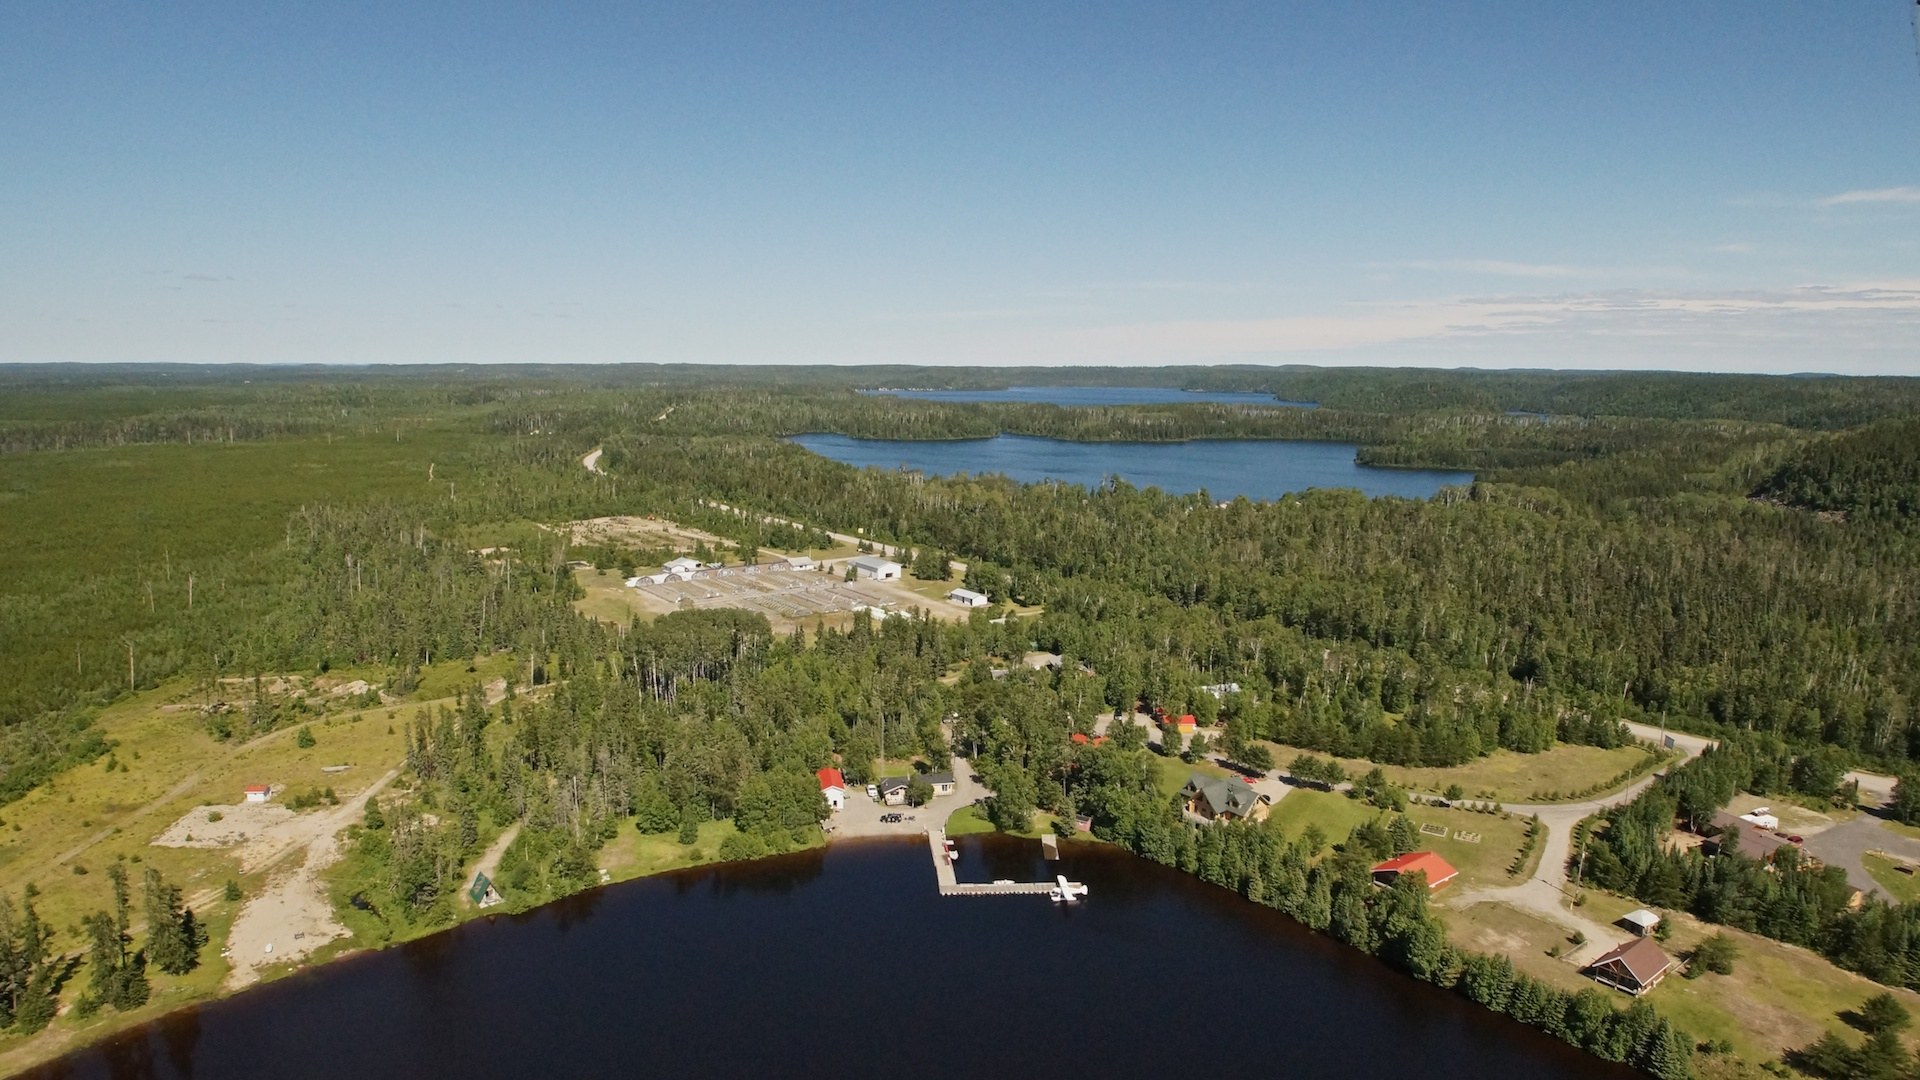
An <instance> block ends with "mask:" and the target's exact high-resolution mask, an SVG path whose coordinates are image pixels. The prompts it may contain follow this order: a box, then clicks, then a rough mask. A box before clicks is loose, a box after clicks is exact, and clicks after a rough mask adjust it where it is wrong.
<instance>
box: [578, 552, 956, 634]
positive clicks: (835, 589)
mask: <svg viewBox="0 0 1920 1080" xmlns="http://www.w3.org/2000/svg"><path fill="white" fill-rule="evenodd" d="M574 579H575V580H576V581H578V582H580V584H581V586H582V587H583V588H585V589H586V591H587V597H586V599H584V600H582V601H580V602H579V604H578V605H577V606H578V607H579V608H580V610H581V611H582V612H584V613H586V614H589V615H593V616H595V617H598V618H605V619H611V620H613V621H620V622H624V621H625V619H626V618H630V617H632V616H633V615H643V616H647V617H657V616H660V615H666V614H669V613H671V612H675V611H685V610H689V609H703V610H706V609H715V608H733V609H736V610H741V611H755V612H759V613H760V614H762V615H765V616H766V617H767V621H768V622H770V623H772V624H773V626H774V628H775V629H776V630H785V629H791V628H792V627H794V626H796V625H812V624H813V623H815V622H817V621H821V620H825V621H826V622H828V623H829V624H830V625H840V624H843V623H845V622H846V621H850V620H851V618H852V616H853V613H854V612H855V611H857V610H859V609H862V608H869V609H879V610H881V611H885V612H888V613H896V612H897V613H901V614H906V613H909V612H911V611H912V610H913V609H915V608H921V609H924V610H925V611H927V612H928V613H929V614H931V615H933V616H934V617H935V618H939V619H946V620H949V621H957V620H959V619H963V618H965V617H966V615H967V611H968V609H966V608H963V607H960V606H959V605H957V604H952V603H948V602H947V601H946V600H945V599H944V593H945V591H946V590H947V589H950V588H952V586H950V585H940V586H939V588H940V592H941V598H937V599H936V598H934V597H930V596H928V595H927V594H926V593H925V592H922V591H916V590H915V589H913V588H912V587H910V586H908V585H906V584H903V583H900V582H892V581H869V580H865V579H862V580H860V581H847V580H844V579H843V578H842V577H841V575H840V574H839V573H837V572H825V571H820V570H788V569H785V568H782V567H775V566H728V567H722V568H720V569H716V570H706V571H701V573H700V575H699V576H698V577H695V578H694V579H692V580H691V581H667V582H662V583H660V584H653V583H650V582H646V583H642V584H640V585H638V586H630V585H627V584H626V583H625V582H624V581H622V580H621V579H620V578H619V577H618V576H616V575H614V574H612V573H602V572H601V571H598V570H585V569H582V570H575V571H574ZM936 584H937V583H936Z"/></svg>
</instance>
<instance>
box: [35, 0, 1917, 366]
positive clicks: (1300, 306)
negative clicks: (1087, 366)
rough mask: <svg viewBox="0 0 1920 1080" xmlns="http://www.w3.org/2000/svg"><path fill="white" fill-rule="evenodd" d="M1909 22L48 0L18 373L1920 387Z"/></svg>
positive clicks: (1514, 6)
mask: <svg viewBox="0 0 1920 1080" xmlns="http://www.w3.org/2000/svg"><path fill="white" fill-rule="evenodd" d="M1911 7H1912V0H1846V2H1844V3H1792V4H1787V3H1782V4H1764V5H1754V4H1738V5H1736V4H1674V3H1671V2H1663V3H1632V2H1615V3H1607V4H1561V3H1539V2H1537V0H1527V2H1496V0H1484V2H1480V3H1419V4H1415V3H1395V2H1378V0H1376V2H1371V3H1352V4H1334V3H1328V4H1316V5H1307V4H1288V3H1278V4H1276V3H1271V2H1266V3H1248V4H1215V5H1198V4H1133V3H1123V2H1109V3H1100V4H1093V3H1088V4H1033V3H1020V4H1012V3H1010V4H917V3H916V4H880V3H874V4H825V3H812V4H771V3H770V4H763V5H749V4H740V5H733V4H721V3H712V4H707V3H700V4H687V3H675V4H652V5H650V4H632V3H622V4H604V5H601V4H558V3H556V4H548V5H537V4H490V3H484V2H476V3H461V4H452V3H448V4H426V3H420V4H412V5H398V4H367V5H356V4H348V3H328V4H300V3H293V2H287V3H272V4H259V3H249V4H237V3H236V4H215V3H177V4H164V5H159V4H133V3H125V4H100V3H85V2H81V0H66V2H49V3H43V2H37V0H16V2H14V3H11V4H9V5H7V7H6V10H5V12H4V14H3V15H0V147H4V148H5V149H4V151H0V361H47V360H79V361H105V360H172V361H257V362H313V361H323V362H342V363H365V362H376V363H377V362H388V363H418V362H435V361H464V362H474V361H479V362H503V361H565V362H593V361H663V362H671V361H686V362H724V363H782V362H793V363H801V362H804V363H933V364H939V363H986V364H1073V363H1120V364H1141V363H1314V364H1355V363H1369V364H1421V365H1441V366H1450V367H1452V366H1479V367H1509V366H1526V367H1607V368H1629V367H1657V368H1679V369H1696V370H1746V371H1841V372H1880V373H1898V374H1920V60H1916V57H1915V45H1914V36H1913V31H1912V27H1911V24H1910V22H1909V20H1910V12H1911ZM400 8H404V10H396V9H400Z"/></svg>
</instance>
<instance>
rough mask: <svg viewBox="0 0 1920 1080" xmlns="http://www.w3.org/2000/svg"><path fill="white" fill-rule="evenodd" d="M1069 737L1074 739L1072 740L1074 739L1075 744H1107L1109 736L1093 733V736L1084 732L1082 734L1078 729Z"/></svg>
mask: <svg viewBox="0 0 1920 1080" xmlns="http://www.w3.org/2000/svg"><path fill="white" fill-rule="evenodd" d="M1067 737H1068V738H1069V739H1072V740H1073V745H1075V746H1105V745H1107V737H1106V736H1105V735H1093V736H1088V735H1083V734H1081V733H1080V732H1078V731H1076V732H1074V733H1073V734H1072V735H1069V736H1067Z"/></svg>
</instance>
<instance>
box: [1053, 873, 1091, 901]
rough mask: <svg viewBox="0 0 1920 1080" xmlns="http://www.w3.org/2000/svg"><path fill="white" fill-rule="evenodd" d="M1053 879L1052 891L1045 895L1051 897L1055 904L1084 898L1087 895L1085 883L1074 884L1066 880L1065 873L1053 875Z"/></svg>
mask: <svg viewBox="0 0 1920 1080" xmlns="http://www.w3.org/2000/svg"><path fill="white" fill-rule="evenodd" d="M1053 880H1054V886H1053V891H1052V892H1049V893H1048V894H1047V895H1048V896H1051V897H1053V902H1054V903H1056V904H1070V903H1072V902H1074V901H1075V900H1080V899H1083V898H1085V896H1086V895H1087V887H1086V886H1085V885H1076V884H1074V883H1073V882H1071V881H1068V880H1067V875H1065V874H1058V875H1055V877H1054V879H1053Z"/></svg>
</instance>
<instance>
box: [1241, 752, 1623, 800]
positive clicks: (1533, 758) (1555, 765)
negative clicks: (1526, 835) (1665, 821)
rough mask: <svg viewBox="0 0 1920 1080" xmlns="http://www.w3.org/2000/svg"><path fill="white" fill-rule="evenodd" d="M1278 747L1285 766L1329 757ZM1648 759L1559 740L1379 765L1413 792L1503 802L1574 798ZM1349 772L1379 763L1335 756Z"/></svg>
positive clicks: (1357, 773) (1279, 761)
mask: <svg viewBox="0 0 1920 1080" xmlns="http://www.w3.org/2000/svg"><path fill="white" fill-rule="evenodd" d="M1270 745H1272V747H1273V752H1274V761H1275V762H1276V763H1277V764H1279V765H1280V767H1281V768H1285V767H1286V766H1287V765H1288V764H1289V763H1291V762H1292V761H1293V759H1294V758H1295V757H1298V756H1299V755H1301V754H1312V755H1313V756H1314V757H1317V758H1325V757H1328V756H1329V755H1327V754H1323V753H1320V752H1319V751H1316V750H1302V749H1300V748H1299V747H1296V746H1283V745H1279V744H1270ZM1647 759H1648V757H1647V751H1646V750H1645V749H1643V748H1642V746H1641V745H1640V744H1638V743H1634V744H1630V745H1627V746H1621V747H1616V748H1614V749H1612V750H1603V749H1601V748H1599V747H1597V746H1575V745H1573V744H1571V743H1559V744H1557V745H1555V746H1554V747H1553V748H1552V749H1549V750H1543V751H1541V752H1540V753H1538V754H1516V753H1514V752H1513V751H1511V750H1495V751H1494V752H1493V753H1491V754H1488V755H1486V756H1485V757H1480V758H1475V759H1474V760H1472V761H1469V762H1467V763H1466V764H1464V765H1454V766H1450V767H1447V768H1413V767H1408V766H1404V765H1380V766H1378V767H1379V769H1380V770H1381V771H1382V772H1384V773H1386V774H1387V779H1388V780H1389V781H1390V782H1392V783H1393V784H1395V785H1397V786H1399V787H1403V788H1406V789H1408V790H1410V791H1422V792H1431V793H1433V794H1435V795H1439V794H1442V793H1444V792H1445V791H1446V790H1447V788H1448V787H1449V786H1450V785H1453V784H1459V785H1460V787H1461V789H1462V790H1464V791H1465V792H1466V798H1468V799H1491V800H1493V801H1495V802H1503V803H1526V802H1558V801H1562V800H1566V799H1571V798H1572V797H1573V793H1575V792H1579V791H1586V790H1587V789H1589V788H1591V787H1592V786H1593V785H1595V784H1603V783H1606V782H1607V781H1608V780H1611V779H1613V778H1614V777H1616V776H1618V775H1620V774H1621V773H1623V772H1626V771H1627V770H1629V769H1632V768H1634V767H1635V766H1637V765H1639V764H1640V763H1641V762H1644V761H1646V760H1647ZM1334 760H1335V761H1338V762H1339V763H1340V764H1341V766H1342V767H1344V768H1345V769H1346V770H1347V772H1348V774H1350V775H1352V776H1360V775H1362V774H1364V773H1366V772H1367V771H1368V770H1369V769H1372V768H1374V767H1375V764H1376V763H1375V762H1371V761H1367V760H1364V759H1362V758H1334ZM1556 792H1557V793H1559V795H1560V796H1561V798H1559V799H1550V798H1548V796H1549V795H1552V794H1554V793H1556Z"/></svg>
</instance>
